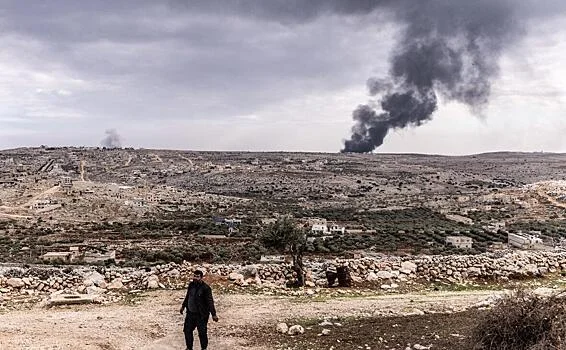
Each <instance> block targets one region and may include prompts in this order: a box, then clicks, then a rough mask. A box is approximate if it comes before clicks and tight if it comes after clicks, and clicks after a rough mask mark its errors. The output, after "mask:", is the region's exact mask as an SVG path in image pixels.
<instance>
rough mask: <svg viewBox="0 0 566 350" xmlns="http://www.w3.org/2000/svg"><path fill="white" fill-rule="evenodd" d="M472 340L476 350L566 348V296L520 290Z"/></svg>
mask: <svg viewBox="0 0 566 350" xmlns="http://www.w3.org/2000/svg"><path fill="white" fill-rule="evenodd" d="M471 339H472V344H473V348H474V349H476V350H542V349H557V350H558V349H566V297H565V296H564V295H563V294H557V295H554V296H551V297H548V298H544V297H541V296H536V295H533V294H532V293H528V292H525V291H522V290H520V291H517V292H515V293H513V294H512V295H509V296H507V297H505V298H503V299H502V300H501V301H500V302H499V303H497V304H496V305H495V306H494V307H493V308H492V309H491V310H490V311H489V312H488V313H487V315H486V316H485V317H484V318H483V319H482V320H481V321H480V323H479V324H478V325H477V326H476V328H475V329H474V331H473V334H472V338H471Z"/></svg>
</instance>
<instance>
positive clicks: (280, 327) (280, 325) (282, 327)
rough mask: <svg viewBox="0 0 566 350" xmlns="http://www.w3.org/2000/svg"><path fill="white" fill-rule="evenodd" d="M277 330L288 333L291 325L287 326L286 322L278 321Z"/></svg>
mask: <svg viewBox="0 0 566 350" xmlns="http://www.w3.org/2000/svg"><path fill="white" fill-rule="evenodd" d="M277 332H279V333H283V334H287V332H289V326H287V324H286V323H284V322H281V323H278V324H277Z"/></svg>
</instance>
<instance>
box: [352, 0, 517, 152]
mask: <svg viewBox="0 0 566 350" xmlns="http://www.w3.org/2000/svg"><path fill="white" fill-rule="evenodd" d="M387 7H388V9H389V10H392V13H393V15H394V16H395V19H396V21H398V22H399V23H401V24H402V25H403V26H404V29H403V31H402V35H401V37H400V39H399V40H398V42H397V43H396V44H395V48H394V51H393V53H392V55H391V58H390V69H389V76H388V77H385V78H381V79H377V78H370V79H369V80H368V84H367V85H368V90H369V93H370V95H371V96H372V97H373V98H374V101H372V102H371V103H369V104H367V105H361V106H358V108H356V110H355V111H354V112H353V119H354V121H355V124H354V126H353V127H352V136H351V138H350V139H349V140H347V141H345V142H344V149H343V150H342V152H360V153H363V152H371V151H373V150H374V149H375V148H377V147H379V146H380V145H381V144H382V143H383V139H384V138H385V136H386V135H387V133H388V132H389V130H391V129H400V128H405V127H408V126H413V127H416V126H420V125H422V124H423V123H425V122H427V121H428V120H430V119H431V118H432V116H433V113H434V111H435V110H436V109H437V103H438V102H437V101H438V97H442V98H443V99H444V100H445V101H456V102H460V103H464V104H466V105H468V106H469V107H470V109H471V110H472V112H473V113H476V114H478V113H480V112H481V110H482V109H483V107H485V105H486V104H487V103H488V101H489V96H490V93H491V82H492V81H493V80H494V79H495V78H496V77H497V76H498V73H499V64H498V61H499V58H500V56H501V54H502V52H503V50H504V49H505V48H506V47H507V46H508V45H509V44H511V43H513V42H514V41H515V39H516V38H517V37H518V36H519V34H521V32H522V30H521V26H520V25H519V23H518V22H517V20H516V16H515V9H516V8H515V7H514V6H513V4H512V1H503V0H490V1H486V0H466V1H464V0H463V1H458V0H399V1H398V2H396V3H395V4H394V5H388V6H387Z"/></svg>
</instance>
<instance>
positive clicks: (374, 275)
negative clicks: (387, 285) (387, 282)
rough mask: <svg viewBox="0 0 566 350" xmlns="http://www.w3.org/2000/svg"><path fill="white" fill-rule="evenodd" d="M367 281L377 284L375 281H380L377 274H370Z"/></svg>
mask: <svg viewBox="0 0 566 350" xmlns="http://www.w3.org/2000/svg"><path fill="white" fill-rule="evenodd" d="M366 280H367V281H368V282H375V281H379V277H377V275H376V274H375V272H370V273H369V274H368V276H367V277H366Z"/></svg>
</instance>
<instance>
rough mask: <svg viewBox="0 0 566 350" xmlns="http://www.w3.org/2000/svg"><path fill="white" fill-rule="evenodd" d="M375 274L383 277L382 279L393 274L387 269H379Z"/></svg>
mask: <svg viewBox="0 0 566 350" xmlns="http://www.w3.org/2000/svg"><path fill="white" fill-rule="evenodd" d="M375 275H376V276H377V278H379V279H383V280H388V279H391V278H393V274H392V273H391V272H389V271H379V272H377V273H376V274H375Z"/></svg>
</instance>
